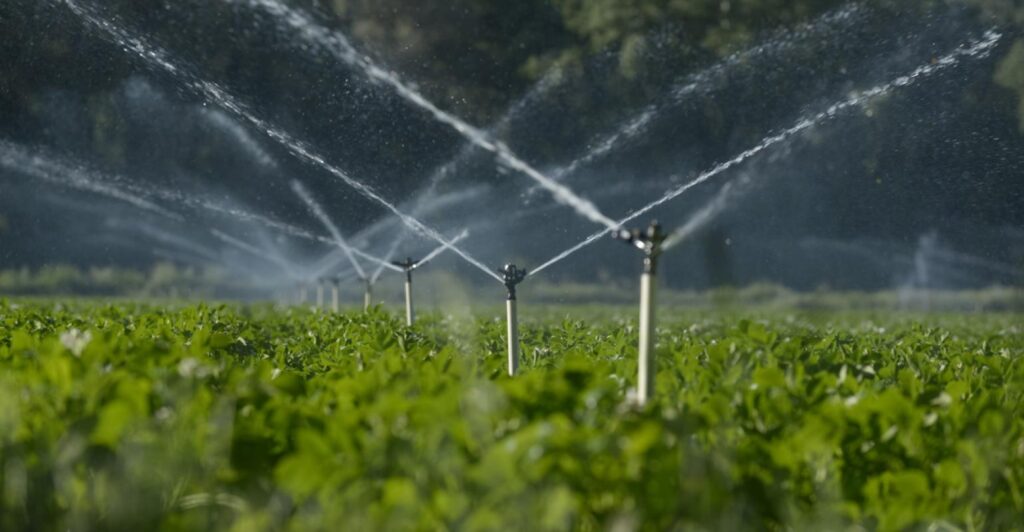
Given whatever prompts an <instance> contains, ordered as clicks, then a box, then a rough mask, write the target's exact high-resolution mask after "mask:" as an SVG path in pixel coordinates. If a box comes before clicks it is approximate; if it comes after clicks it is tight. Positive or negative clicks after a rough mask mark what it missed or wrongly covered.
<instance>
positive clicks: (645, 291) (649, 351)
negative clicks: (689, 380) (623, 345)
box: [613, 222, 666, 406]
mask: <svg viewBox="0 0 1024 532" xmlns="http://www.w3.org/2000/svg"><path fill="white" fill-rule="evenodd" d="M613 236H614V237H615V238H616V239H619V240H622V241H624V242H626V243H627V244H630V245H632V246H633V247H636V248H637V249H639V250H640V251H642V252H643V254H644V266H643V273H642V274H641V275H640V346H639V349H638V351H639V361H638V366H639V375H638V377H637V389H636V398H637V402H638V403H639V404H640V405H641V406H642V405H644V404H646V403H647V401H648V400H650V399H651V397H653V396H654V376H655V367H654V327H655V323H654V322H655V320H654V309H655V305H654V296H655V293H656V290H655V288H656V284H655V281H656V280H657V275H658V258H659V257H660V255H661V251H662V248H661V246H662V243H663V242H664V241H665V238H666V235H665V232H664V231H662V229H661V226H660V225H658V222H651V225H650V226H649V227H648V228H647V230H646V231H642V230H640V229H634V230H632V231H629V230H627V229H620V230H619V231H618V232H617V233H614V235H613Z"/></svg>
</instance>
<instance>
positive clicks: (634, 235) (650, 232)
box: [612, 221, 668, 273]
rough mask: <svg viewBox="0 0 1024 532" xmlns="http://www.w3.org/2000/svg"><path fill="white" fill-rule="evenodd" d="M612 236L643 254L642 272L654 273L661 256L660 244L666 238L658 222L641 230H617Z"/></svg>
mask: <svg viewBox="0 0 1024 532" xmlns="http://www.w3.org/2000/svg"><path fill="white" fill-rule="evenodd" d="M612 236H613V237H614V238H615V239H617V240H622V241H623V242H625V243H627V244H629V245H631V246H633V247H635V248H637V249H639V250H640V251H642V252H644V272H646V273H655V271H656V269H657V262H658V256H659V255H661V244H662V243H663V242H665V239H666V238H668V235H666V234H665V232H664V231H663V230H662V228H661V225H659V224H658V222H656V221H652V222H651V225H649V226H648V227H647V229H643V230H641V229H633V230H632V231H630V230H628V229H619V230H617V231H615V232H614V233H612Z"/></svg>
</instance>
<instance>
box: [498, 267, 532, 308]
mask: <svg viewBox="0 0 1024 532" xmlns="http://www.w3.org/2000/svg"><path fill="white" fill-rule="evenodd" d="M498 273H500V274H501V275H502V282H503V283H505V288H507V289H508V298H509V300H514V299H515V298H516V287H517V286H519V283H521V282H523V280H525V279H526V275H527V271H526V269H525V268H524V269H519V268H517V267H516V265H515V264H506V265H505V266H504V267H503V268H502V269H500V270H498Z"/></svg>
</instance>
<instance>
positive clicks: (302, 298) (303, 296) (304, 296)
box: [298, 283, 309, 307]
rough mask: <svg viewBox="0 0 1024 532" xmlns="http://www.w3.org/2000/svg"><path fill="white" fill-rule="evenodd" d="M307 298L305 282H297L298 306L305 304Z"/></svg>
mask: <svg viewBox="0 0 1024 532" xmlns="http://www.w3.org/2000/svg"><path fill="white" fill-rule="evenodd" d="M307 299H309V289H308V288H306V283H301V284H299V301H298V303H299V306H300V307H301V306H302V305H305V304H306V300H307Z"/></svg>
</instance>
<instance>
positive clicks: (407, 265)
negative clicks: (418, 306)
mask: <svg viewBox="0 0 1024 532" xmlns="http://www.w3.org/2000/svg"><path fill="white" fill-rule="evenodd" d="M391 264H394V265H395V266H398V267H399V268H402V269H403V270H405V324H406V325H408V326H410V327H412V324H413V323H415V321H416V312H415V310H414V309H413V306H412V271H413V270H415V269H416V268H417V267H419V265H420V262H419V261H414V260H412V258H411V257H409V258H406V259H405V260H404V261H397V262H392V263H391Z"/></svg>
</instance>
